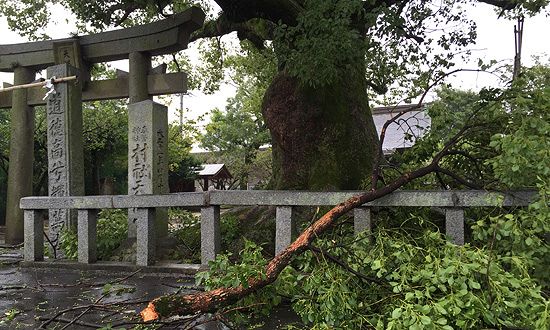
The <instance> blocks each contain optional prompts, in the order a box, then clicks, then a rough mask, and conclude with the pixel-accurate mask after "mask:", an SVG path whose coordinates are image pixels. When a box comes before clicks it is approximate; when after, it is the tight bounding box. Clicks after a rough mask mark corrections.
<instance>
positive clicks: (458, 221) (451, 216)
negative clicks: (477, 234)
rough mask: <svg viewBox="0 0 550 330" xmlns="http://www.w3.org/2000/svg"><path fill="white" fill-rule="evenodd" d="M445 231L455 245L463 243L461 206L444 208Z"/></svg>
mask: <svg viewBox="0 0 550 330" xmlns="http://www.w3.org/2000/svg"><path fill="white" fill-rule="evenodd" d="M445 233H446V234H447V236H449V237H450V238H451V242H453V243H454V244H456V245H464V210H463V209H461V208H447V209H445Z"/></svg>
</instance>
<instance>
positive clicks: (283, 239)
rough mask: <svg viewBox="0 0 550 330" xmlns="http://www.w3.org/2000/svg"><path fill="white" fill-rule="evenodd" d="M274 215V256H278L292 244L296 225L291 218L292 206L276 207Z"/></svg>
mask: <svg viewBox="0 0 550 330" xmlns="http://www.w3.org/2000/svg"><path fill="white" fill-rule="evenodd" d="M275 214H276V215H275V254H278V253H279V252H281V251H283V250H284V249H286V247H287V246H289V245H290V243H292V240H293V237H294V236H295V234H296V224H295V221H294V219H293V218H292V206H277V211H276V213H275Z"/></svg>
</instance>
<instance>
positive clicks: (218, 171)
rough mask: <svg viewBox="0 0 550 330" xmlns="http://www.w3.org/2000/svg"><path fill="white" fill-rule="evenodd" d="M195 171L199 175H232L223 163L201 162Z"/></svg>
mask: <svg viewBox="0 0 550 330" xmlns="http://www.w3.org/2000/svg"><path fill="white" fill-rule="evenodd" d="M196 173H197V175H198V176H199V177H217V176H220V175H222V174H224V175H225V177H229V178H231V177H232V175H231V173H229V170H228V169H227V167H225V164H202V165H201V167H200V170H197V171H196Z"/></svg>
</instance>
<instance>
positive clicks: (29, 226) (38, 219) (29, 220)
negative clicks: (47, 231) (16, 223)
mask: <svg viewBox="0 0 550 330" xmlns="http://www.w3.org/2000/svg"><path fill="white" fill-rule="evenodd" d="M23 219H24V220H23V222H24V248H23V249H24V252H23V254H24V258H25V261H42V260H44V217H43V214H42V213H41V212H40V211H38V210H25V211H24V212H23Z"/></svg>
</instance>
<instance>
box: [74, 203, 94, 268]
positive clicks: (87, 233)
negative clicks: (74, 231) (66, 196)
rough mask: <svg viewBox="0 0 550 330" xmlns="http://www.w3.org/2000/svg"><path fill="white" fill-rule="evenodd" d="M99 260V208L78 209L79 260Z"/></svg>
mask: <svg viewBox="0 0 550 330" xmlns="http://www.w3.org/2000/svg"><path fill="white" fill-rule="evenodd" d="M96 261H97V210H78V262H82V263H85V264H89V263H93V262H96Z"/></svg>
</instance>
